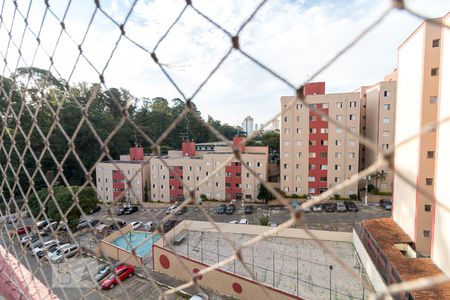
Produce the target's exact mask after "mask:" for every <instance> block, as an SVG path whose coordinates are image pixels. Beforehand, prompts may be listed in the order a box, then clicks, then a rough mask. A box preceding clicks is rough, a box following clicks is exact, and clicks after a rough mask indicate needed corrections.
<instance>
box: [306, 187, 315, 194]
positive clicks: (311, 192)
mask: <svg viewBox="0 0 450 300" xmlns="http://www.w3.org/2000/svg"><path fill="white" fill-rule="evenodd" d="M315 192H316V189H315V188H309V189H308V193H310V194H314V193H315Z"/></svg>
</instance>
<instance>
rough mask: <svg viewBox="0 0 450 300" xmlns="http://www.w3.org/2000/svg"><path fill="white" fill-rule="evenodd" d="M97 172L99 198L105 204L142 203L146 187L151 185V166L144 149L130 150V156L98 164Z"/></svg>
mask: <svg viewBox="0 0 450 300" xmlns="http://www.w3.org/2000/svg"><path fill="white" fill-rule="evenodd" d="M95 171H96V176H97V180H96V183H97V196H98V198H99V200H101V201H103V202H112V201H127V202H128V201H129V202H133V203H136V202H142V201H143V199H144V198H143V197H144V188H145V185H147V187H149V185H150V164H149V162H148V161H146V160H144V151H143V149H142V148H138V147H134V148H130V155H121V157H120V160H115V161H109V162H101V163H98V164H97V166H96V168H95ZM128 182H129V183H130V186H131V189H130V188H129V186H128V184H127V183H128Z"/></svg>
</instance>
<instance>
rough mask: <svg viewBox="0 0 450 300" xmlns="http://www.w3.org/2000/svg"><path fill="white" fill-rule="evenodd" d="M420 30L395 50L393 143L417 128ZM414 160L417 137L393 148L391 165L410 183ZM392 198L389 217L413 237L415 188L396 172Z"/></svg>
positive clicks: (414, 174) (414, 171) (421, 49)
mask: <svg viewBox="0 0 450 300" xmlns="http://www.w3.org/2000/svg"><path fill="white" fill-rule="evenodd" d="M424 33H425V30H424V27H421V28H419V29H418V30H417V32H416V33H415V34H414V35H413V36H411V38H410V40H409V41H407V42H405V44H404V45H403V46H402V47H401V48H400V49H399V52H398V70H399V72H398V82H397V105H396V106H397V107H396V121H395V122H396V126H395V144H398V143H400V142H402V141H403V140H405V139H407V138H409V137H411V136H413V135H416V134H417V133H418V132H419V130H420V119H421V118H420V115H421V98H422V97H421V96H422V74H423V56H424V53H423V52H424V47H423V40H424ZM412 120H414V121H412ZM418 163H419V140H418V139H414V140H413V141H410V142H409V143H407V144H406V145H403V146H402V147H400V148H398V149H397V150H396V153H395V167H396V168H397V169H398V170H401V171H402V172H403V173H404V174H405V175H406V176H407V178H408V179H409V180H411V181H412V182H414V183H415V182H416V180H417V170H418ZM393 202H394V208H393V213H392V216H393V219H394V220H395V221H396V222H397V223H398V224H399V225H400V227H401V228H402V229H403V230H404V231H405V232H406V233H407V234H408V235H409V236H410V237H411V238H412V239H413V240H414V238H415V237H414V235H415V234H414V231H415V221H414V219H415V215H416V205H415V202H416V189H415V188H414V187H412V186H410V185H409V184H407V183H406V182H405V181H404V180H402V179H401V178H400V177H398V176H395V177H394V201H393Z"/></svg>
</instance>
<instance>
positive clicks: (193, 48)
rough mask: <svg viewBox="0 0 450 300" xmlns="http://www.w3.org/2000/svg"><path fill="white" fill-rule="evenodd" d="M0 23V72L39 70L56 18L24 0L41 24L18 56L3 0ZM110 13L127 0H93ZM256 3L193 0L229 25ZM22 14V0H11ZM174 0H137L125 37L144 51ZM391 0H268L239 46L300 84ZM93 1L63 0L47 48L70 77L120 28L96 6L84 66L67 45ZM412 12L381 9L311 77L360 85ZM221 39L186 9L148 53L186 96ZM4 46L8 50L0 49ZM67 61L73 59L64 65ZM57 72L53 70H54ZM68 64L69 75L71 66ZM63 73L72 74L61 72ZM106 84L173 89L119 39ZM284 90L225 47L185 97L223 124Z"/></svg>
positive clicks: (170, 93) (443, 1)
mask: <svg viewBox="0 0 450 300" xmlns="http://www.w3.org/2000/svg"><path fill="white" fill-rule="evenodd" d="M6 2H7V3H6V4H5V7H4V12H3V20H4V23H3V24H2V25H1V27H0V51H1V53H2V55H3V56H5V55H6V53H7V61H8V65H7V66H6V68H5V65H4V63H3V62H1V63H0V67H1V72H2V73H5V74H6V75H9V73H10V72H12V71H14V70H15V68H16V66H17V62H18V61H19V63H18V66H19V67H21V66H31V64H32V63H33V65H34V66H35V67H40V68H44V69H48V68H49V67H50V62H49V58H48V54H51V53H52V52H53V50H54V48H55V44H56V40H57V37H58V35H59V32H60V30H61V27H60V25H59V22H58V21H57V20H56V18H55V17H54V16H52V15H51V14H49V13H47V15H46V16H45V19H44V11H45V6H44V1H33V2H32V5H31V7H30V11H29V17H28V20H29V24H30V25H29V26H30V29H31V30H32V31H33V32H34V33H35V34H37V33H38V32H39V29H40V27H41V22H42V20H43V19H44V22H43V26H42V29H41V34H40V37H41V47H38V51H37V52H36V56H35V58H34V60H33V57H34V53H35V49H36V46H37V43H36V39H35V37H34V36H33V34H32V33H31V32H30V31H29V30H27V31H26V32H25V35H24V40H23V44H22V47H21V50H22V55H23V59H22V60H18V51H17V48H16V47H19V45H20V44H21V38H22V33H23V29H24V25H25V23H24V22H23V18H22V17H21V16H20V15H19V14H18V13H16V16H15V20H14V23H12V18H13V10H14V6H13V4H12V1H6ZM49 2H50V6H51V8H52V10H53V11H54V12H55V14H56V15H57V16H58V17H59V18H62V17H63V15H64V10H65V9H66V6H67V2H68V1H67V0H58V1H56V0H53V1H49ZM100 2H101V4H102V7H103V8H104V9H105V10H106V11H107V12H108V13H109V14H111V16H112V17H113V18H114V19H115V20H117V22H118V23H122V22H123V20H124V19H125V16H126V14H127V12H128V11H129V8H130V5H131V2H132V1H131V0H110V1H100ZM259 2H260V1H253V0H245V1H244V0H241V1H238V0H226V1H224V0H214V1H212V0H204V1H197V0H194V1H193V3H194V5H195V7H197V8H198V9H199V10H200V11H202V12H203V13H204V14H205V15H207V16H208V17H209V18H211V19H213V20H215V21H216V22H217V23H219V24H220V25H221V26H222V27H224V28H225V29H227V30H228V31H230V32H232V33H235V32H236V31H237V29H238V28H239V26H240V24H241V23H242V22H243V21H244V20H245V19H246V18H247V17H248V16H249V15H250V14H251V13H252V11H253V10H254V9H255V7H256V6H257V5H258V4H259ZM18 3H19V6H18V8H19V10H20V11H21V12H22V13H23V14H24V15H25V14H26V13H27V11H28V7H29V1H25V0H23V1H18ZM185 3H186V2H185V1H184V0H177V1H175V0H155V1H139V2H138V4H137V5H136V7H135V8H134V10H133V13H132V15H131V16H130V19H129V21H128V23H127V25H126V27H125V31H126V35H127V36H129V37H130V38H131V39H133V40H134V41H136V42H137V43H139V44H140V45H142V46H144V47H146V48H148V49H153V48H154V46H155V45H156V43H157V41H158V39H159V38H160V37H161V36H162V35H163V34H164V32H165V31H166V30H167V28H168V27H169V26H170V24H171V23H172V22H173V21H174V20H175V18H176V17H177V15H178V14H179V13H180V11H181V10H182V9H183V7H184V5H185ZM390 3H391V1H390V0H385V1H375V0H356V1H306V0H297V1H295V0H290V1H288V0H269V1H268V2H267V3H266V4H265V5H264V6H263V7H262V9H261V10H260V11H259V12H258V13H257V14H256V16H255V18H254V19H253V21H252V22H251V23H249V24H248V26H247V27H246V28H245V29H244V30H243V32H242V33H241V34H240V45H241V48H242V49H243V50H245V51H246V52H248V53H249V54H250V55H251V56H253V57H255V58H256V59H258V60H260V61H261V62H263V63H264V64H266V65H267V66H269V67H270V68H272V69H273V70H274V71H276V72H277V73H279V74H281V75H282V76H284V77H286V78H287V79H288V80H289V81H291V82H293V83H295V84H296V85H300V84H301V83H302V82H303V81H304V80H305V79H306V78H307V77H308V76H309V75H311V74H313V73H314V72H315V71H316V70H317V69H318V68H319V67H321V66H322V64H323V63H324V62H325V61H327V60H328V59H329V58H331V57H332V56H333V55H334V54H335V53H336V52H337V51H338V50H339V49H341V48H342V47H344V46H345V45H346V44H347V43H348V42H349V41H350V40H352V38H353V37H354V36H356V35H357V34H358V33H359V32H360V31H361V30H362V29H363V28H364V27H365V26H367V25H368V24H370V23H371V22H372V21H373V20H374V19H375V18H376V17H377V16H379V15H380V14H381V13H382V12H383V11H384V10H385V9H386V8H387V7H388V6H389V5H390ZM407 3H409V4H410V5H411V7H413V8H414V9H415V10H417V11H419V12H421V13H423V14H426V15H427V16H430V17H438V16H442V15H445V14H446V13H447V12H448V11H450V0H437V1H434V0H433V1H432V0H426V1H425V0H423V1H418V0H417V1H407ZM94 9H95V5H94V1H87V0H73V1H72V4H71V6H70V7H69V10H68V13H67V16H66V19H65V26H66V30H67V31H68V32H69V34H70V35H71V36H72V38H73V39H74V41H72V39H70V38H69V37H68V36H67V35H66V34H63V35H62V38H61V40H60V41H59V44H58V47H57V48H56V51H55V54H54V59H53V60H54V68H52V72H53V73H54V74H55V75H56V76H57V77H62V78H64V79H69V78H70V81H71V82H78V81H86V82H99V79H98V74H97V72H96V71H95V70H94V68H93V66H94V67H95V68H96V69H97V70H99V71H101V70H103V69H104V68H105V65H106V62H107V60H108V59H109V57H110V56H111V52H112V50H113V48H114V46H115V43H116V42H117V40H118V38H119V36H120V30H119V29H118V27H117V26H116V25H114V24H113V23H112V22H111V21H110V20H108V19H107V18H106V17H105V16H104V15H103V14H101V13H99V12H98V13H97V14H96V15H95V17H94V20H93V23H92V26H91V28H90V31H89V33H88V35H87V36H86V39H85V41H84V43H83V53H84V54H85V55H86V57H87V58H88V59H89V61H90V62H91V63H92V64H93V66H91V65H90V64H89V63H88V62H87V61H86V60H85V59H83V58H81V59H80V60H79V61H78V63H76V59H77V56H78V47H77V45H78V44H80V43H81V41H82V40H83V36H84V33H85V32H86V28H87V26H88V23H89V20H90V18H91V16H92V13H93V11H94ZM420 23H421V20H419V19H417V18H415V17H412V16H410V15H409V14H407V13H405V12H401V11H393V12H391V13H390V14H389V15H388V16H387V18H386V19H385V20H384V21H383V22H382V23H381V24H380V25H379V26H378V27H377V28H375V29H374V30H373V31H372V32H370V33H369V34H368V35H367V36H366V37H364V38H363V40H361V42H360V43H359V44H358V45H357V46H355V47H354V48H353V49H352V50H351V51H348V52H347V53H346V54H345V55H344V56H343V57H342V58H340V59H339V60H338V61H337V62H336V63H335V64H333V65H332V66H331V67H330V68H329V69H327V70H326V71H325V72H324V73H323V74H321V75H320V76H319V77H318V78H317V80H318V81H326V91H327V92H346V91H353V90H354V89H356V88H358V87H359V86H361V85H370V84H373V83H376V82H378V81H380V80H382V79H383V76H384V75H385V74H387V73H389V72H390V71H392V70H393V69H394V68H395V67H396V64H397V62H396V60H397V52H396V51H397V47H398V46H399V45H400V44H401V42H402V41H404V40H405V39H406V38H407V37H408V36H409V35H410V34H411V33H412V32H413V31H414V29H415V28H416V27H417V26H418V25H419V24H420ZM10 24H14V25H13V26H12V30H11V33H12V36H13V39H12V42H13V43H11V44H10V46H9V48H8V49H7V45H8V31H9V30H10ZM230 45H231V43H230V40H229V38H228V37H227V36H226V35H225V34H224V33H223V32H221V31H220V30H218V29H217V28H215V27H214V26H213V25H211V24H210V23H208V22H207V21H206V20H205V19H204V18H202V17H200V16H199V15H198V14H197V13H196V12H194V11H193V10H192V9H191V8H188V9H187V10H186V12H185V14H184V15H183V16H182V18H181V19H180V21H179V23H178V24H177V25H175V26H174V28H173V30H172V31H171V32H170V34H169V35H168V36H167V38H166V39H165V40H164V41H163V42H162V43H161V44H160V46H159V48H158V49H157V51H156V53H157V55H158V57H159V60H160V61H161V62H162V63H163V64H165V65H167V70H168V72H169V74H170V75H171V76H173V78H174V80H175V82H176V83H177V84H178V85H179V87H180V88H181V89H182V90H183V92H184V94H185V95H186V96H187V97H190V96H191V95H192V93H193V92H194V91H195V90H196V88H197V87H198V86H199V84H200V83H201V82H202V81H203V80H204V79H205V78H206V76H207V75H208V73H209V72H210V71H211V70H212V69H213V67H214V66H215V65H216V64H217V63H218V61H219V60H220V59H221V58H222V56H223V55H224V54H225V53H226V52H227V51H228V49H229V47H230ZM7 51H8V52H7ZM75 63H76V67H75V68H74V66H75ZM56 71H57V72H56ZM72 72H73V73H72ZM71 74H72V75H71ZM104 74H105V80H106V85H107V86H108V87H124V88H126V89H128V90H130V91H131V92H132V94H134V95H135V96H137V97H149V98H153V97H158V96H160V97H164V98H167V99H172V98H176V97H181V96H180V94H179V93H178V92H177V90H176V89H175V88H174V87H173V85H171V83H170V82H169V81H168V80H167V79H166V77H165V76H164V75H163V73H162V72H161V70H160V69H159V68H158V67H157V65H156V64H155V63H154V62H153V61H152V59H151V58H150V57H149V55H148V54H147V53H145V52H144V51H142V50H141V49H139V48H138V47H136V46H135V45H133V44H132V43H130V42H129V41H128V40H126V39H122V40H121V41H120V43H119V45H118V47H117V50H116V51H115V52H114V55H113V56H112V59H111V61H110V62H109V64H108V66H107V68H106V71H105V73H104ZM292 93H293V91H292V90H291V89H290V88H288V87H287V86H286V85H285V84H283V83H282V82H280V81H279V80H277V79H276V78H274V77H273V76H271V75H270V74H268V73H267V72H266V71H264V70H263V69H261V68H260V67H258V66H257V65H255V64H254V63H253V62H252V61H250V60H249V59H247V58H246V57H243V56H242V55H241V54H239V53H237V52H233V53H232V54H231V56H230V57H229V58H228V59H227V60H226V61H225V63H224V64H223V66H222V67H221V68H220V69H219V70H218V71H217V73H216V74H214V76H213V77H212V78H211V80H210V81H209V82H208V84H206V85H205V86H204V87H203V89H202V90H201V91H200V92H199V94H198V95H197V96H196V97H195V99H194V102H195V103H196V104H197V107H198V108H199V109H200V111H201V112H202V114H203V116H204V117H205V118H206V116H207V115H211V116H213V117H214V118H215V119H219V120H221V121H223V122H228V123H230V124H233V125H237V124H240V123H241V121H242V120H243V118H244V117H245V116H247V115H251V116H253V118H254V119H255V122H257V123H262V122H265V121H267V120H269V119H270V118H271V117H273V116H274V115H275V114H276V113H277V112H278V111H279V106H280V105H279V98H280V96H281V95H291V94H292Z"/></svg>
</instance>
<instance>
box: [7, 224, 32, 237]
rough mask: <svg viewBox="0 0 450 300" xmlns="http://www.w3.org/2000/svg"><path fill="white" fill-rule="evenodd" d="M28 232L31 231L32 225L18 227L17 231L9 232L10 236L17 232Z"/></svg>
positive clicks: (19, 233)
mask: <svg viewBox="0 0 450 300" xmlns="http://www.w3.org/2000/svg"><path fill="white" fill-rule="evenodd" d="M27 232H31V227H30V226H27V227H22V228H19V229H17V231H11V232H10V233H9V236H13V235H15V234H16V233H17V234H18V235H22V234H25V233H27Z"/></svg>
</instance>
